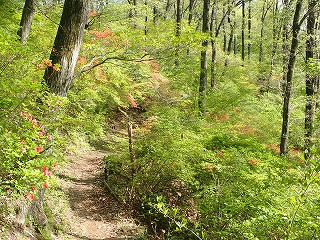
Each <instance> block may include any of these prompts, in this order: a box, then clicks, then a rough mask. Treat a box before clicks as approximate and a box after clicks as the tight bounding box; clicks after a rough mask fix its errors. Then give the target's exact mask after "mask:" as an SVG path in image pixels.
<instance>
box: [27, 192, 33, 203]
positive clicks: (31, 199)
mask: <svg viewBox="0 0 320 240" xmlns="http://www.w3.org/2000/svg"><path fill="white" fill-rule="evenodd" d="M25 197H26V198H28V199H29V200H30V201H33V200H34V196H33V195H32V194H31V193H30V192H27V193H26V195H25Z"/></svg>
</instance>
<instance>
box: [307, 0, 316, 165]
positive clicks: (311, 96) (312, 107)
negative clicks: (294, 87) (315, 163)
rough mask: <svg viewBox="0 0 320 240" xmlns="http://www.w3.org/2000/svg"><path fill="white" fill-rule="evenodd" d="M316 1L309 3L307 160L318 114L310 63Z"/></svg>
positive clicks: (310, 153)
mask: <svg viewBox="0 0 320 240" xmlns="http://www.w3.org/2000/svg"><path fill="white" fill-rule="evenodd" d="M316 2H317V1H316V0H309V3H308V19H307V41H306V64H307V74H306V106H305V125H304V128H305V138H304V157H305V159H306V160H308V159H310V158H311V157H312V147H313V135H314V120H315V113H316V102H317V99H316V92H317V86H316V85H317V78H318V76H317V75H316V74H315V73H314V69H310V67H309V66H308V64H309V63H311V62H314V50H315V39H314V35H315V27H316V24H315V23H316V16H315V6H316Z"/></svg>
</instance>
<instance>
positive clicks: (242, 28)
mask: <svg viewBox="0 0 320 240" xmlns="http://www.w3.org/2000/svg"><path fill="white" fill-rule="evenodd" d="M241 10H242V27H241V59H242V61H243V62H244V59H245V46H246V45H245V36H244V35H245V34H244V30H245V17H246V14H245V1H244V0H241Z"/></svg>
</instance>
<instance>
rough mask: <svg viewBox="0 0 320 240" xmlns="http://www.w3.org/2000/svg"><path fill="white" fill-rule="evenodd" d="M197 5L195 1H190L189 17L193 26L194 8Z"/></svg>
mask: <svg viewBox="0 0 320 240" xmlns="http://www.w3.org/2000/svg"><path fill="white" fill-rule="evenodd" d="M194 4H195V0H190V2H189V16H188V24H189V25H191V22H192V18H193V7H194Z"/></svg>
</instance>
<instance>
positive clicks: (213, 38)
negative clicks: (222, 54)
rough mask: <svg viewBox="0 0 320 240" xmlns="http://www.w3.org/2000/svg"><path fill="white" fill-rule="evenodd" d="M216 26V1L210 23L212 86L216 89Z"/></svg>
mask: <svg viewBox="0 0 320 240" xmlns="http://www.w3.org/2000/svg"><path fill="white" fill-rule="evenodd" d="M215 24H216V1H214V2H213V6H212V11H211V21H210V35H211V50H212V51H211V81H210V86H211V87H212V88H214V87H216V85H217V79H216V65H217V64H216V57H217V50H216V37H217V36H216V34H217V32H216V31H217V30H216V28H215Z"/></svg>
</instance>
